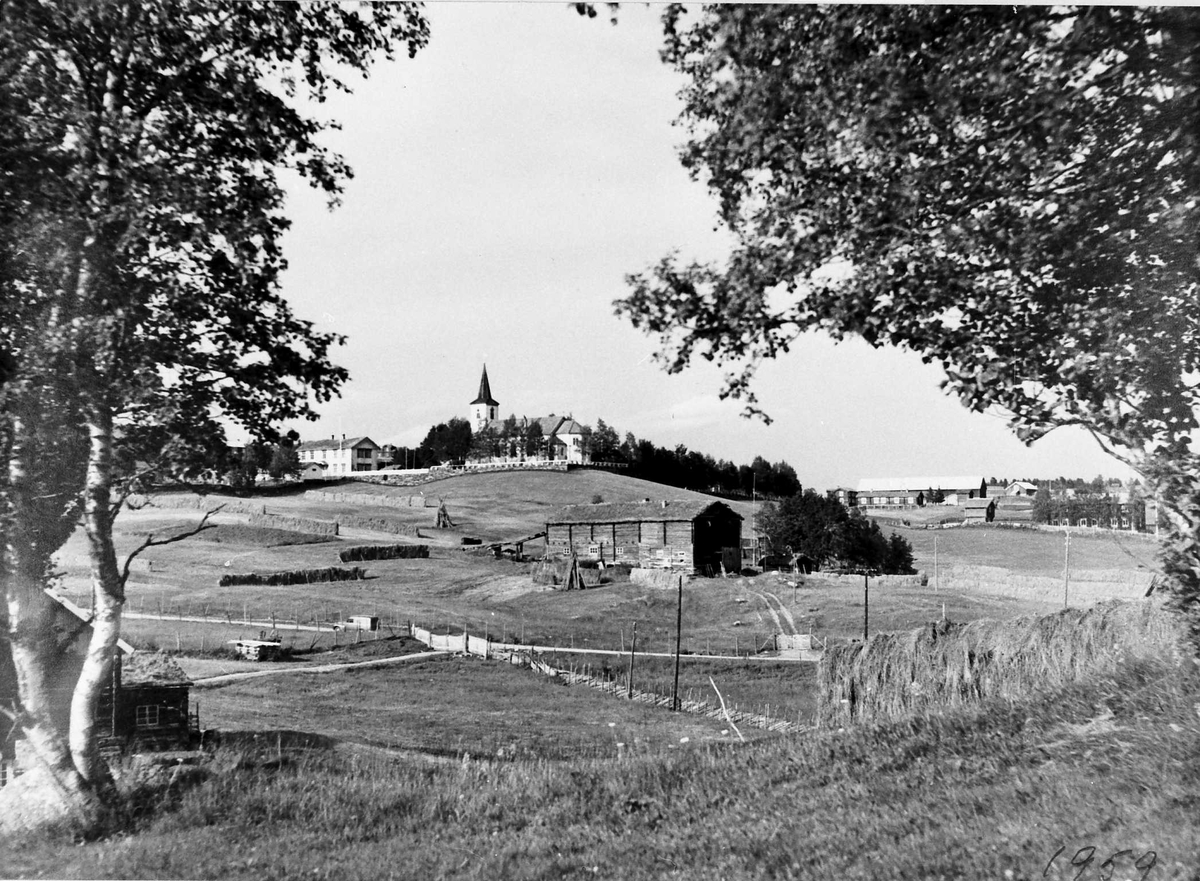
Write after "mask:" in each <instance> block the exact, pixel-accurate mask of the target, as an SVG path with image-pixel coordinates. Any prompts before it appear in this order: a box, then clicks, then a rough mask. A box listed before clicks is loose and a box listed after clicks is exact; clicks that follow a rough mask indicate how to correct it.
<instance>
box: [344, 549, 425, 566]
mask: <svg viewBox="0 0 1200 881" xmlns="http://www.w3.org/2000/svg"><path fill="white" fill-rule="evenodd" d="M338 556H339V557H340V558H341V560H342V562H343V563H358V562H360V561H363V560H415V559H423V558H425V557H428V556H429V545H363V546H361V547H356V548H346V550H344V551H342V552H341V553H339V554H338Z"/></svg>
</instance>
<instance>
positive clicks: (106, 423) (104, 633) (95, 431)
mask: <svg viewBox="0 0 1200 881" xmlns="http://www.w3.org/2000/svg"><path fill="white" fill-rule="evenodd" d="M88 438H89V441H90V448H89V457H88V468H87V484H86V490H85V492H86V500H85V502H84V514H83V516H84V526H85V528H86V530H87V537H88V545H89V551H90V554H89V556H90V560H91V570H92V603H93V609H94V612H93V620H92V636H91V640H90V641H89V643H88V648H87V654H86V656H85V658H84V662H83V669H82V671H81V672H80V674H79V680H78V682H77V683H76V685H75V691H74V693H73V695H72V697H71V722H70V746H71V757H72V758H73V760H74V762H75V767H76V769H77V770H78V771H79V774H80V775H81V776H82V777H83V778H84V779H85V780H87V781H88V782H89V783H91V784H93V785H94V786H95V787H96V788H97V789H98V791H100V792H101V793H107V792H109V791H110V790H111V787H112V776H111V774H110V772H109V768H108V764H107V763H106V762H105V761H104V759H103V757H102V756H101V755H100V751H99V749H98V745H97V736H96V710H97V707H98V705H99V701H100V695H101V693H102V692H103V690H104V687H105V686H106V685H107V684H108V683H109V682H111V681H112V665H113V661H114V656H115V652H116V651H117V638H118V637H119V636H120V633H121V609H122V608H123V606H124V604H125V587H124V584H123V583H122V579H121V572H120V569H119V568H118V566H117V555H116V550H115V548H114V547H113V537H112V479H113V465H112V459H113V437H112V415H111V413H109V412H108V411H107V410H105V409H104V408H103V407H102V406H97V407H96V408H95V409H94V410H93V412H92V413H91V414H90V417H89V419H88Z"/></svg>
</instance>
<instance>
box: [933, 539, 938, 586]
mask: <svg viewBox="0 0 1200 881" xmlns="http://www.w3.org/2000/svg"><path fill="white" fill-rule="evenodd" d="M937 540H938V537H937V536H936V535H935V536H934V537H933V592H934V593H937V592H938V553H937Z"/></svg>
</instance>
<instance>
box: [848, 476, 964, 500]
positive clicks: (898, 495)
mask: <svg viewBox="0 0 1200 881" xmlns="http://www.w3.org/2000/svg"><path fill="white" fill-rule="evenodd" d="M986 497H987V479H986V478H984V477H980V476H977V475H965V476H964V475H957V476H949V477H884V478H863V479H862V480H860V481H859V482H858V504H859V505H860V506H861V507H864V508H912V507H921V506H923V505H927V504H943V503H944V504H947V505H961V504H963V503H964V502H966V501H967V500H968V499H982V498H986Z"/></svg>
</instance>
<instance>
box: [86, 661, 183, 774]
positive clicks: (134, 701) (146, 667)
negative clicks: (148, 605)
mask: <svg viewBox="0 0 1200 881" xmlns="http://www.w3.org/2000/svg"><path fill="white" fill-rule="evenodd" d="M113 672H114V678H115V680H116V683H115V685H116V687H115V688H114V689H113V691H111V692H109V694H112V695H115V697H116V700H115V701H112V702H109V703H106V702H105V701H104V700H103V699H101V702H100V707H99V709H98V711H97V716H98V718H101V719H105V721H106V722H108V724H107V725H106V726H105V731H104V732H103V733H102V736H101V740H100V745H101V747H102V748H107V749H121V750H139V751H145V750H175V749H190V748H191V747H193V746H195V745H196V744H197V743H198V742H199V739H200V718H199V714H198V713H197V712H195V711H194V710H193V709H192V708H191V707H190V706H189V696H190V693H191V688H192V683H191V680H190V679H188V678H187V675H186V674H185V673H184V672H183V670H182V668H180V666H179V665H178V664H177V663H175V661H174V660H172V659H171V658H170V657H168V656H167V655H164V654H151V653H147V652H137V653H135V654H133V655H129V656H127V657H125V658H123V659H122V662H121V663H120V664H117V665H115V666H114V670H113Z"/></svg>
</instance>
